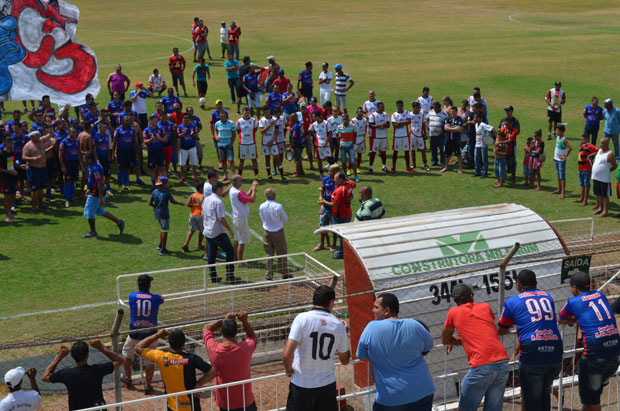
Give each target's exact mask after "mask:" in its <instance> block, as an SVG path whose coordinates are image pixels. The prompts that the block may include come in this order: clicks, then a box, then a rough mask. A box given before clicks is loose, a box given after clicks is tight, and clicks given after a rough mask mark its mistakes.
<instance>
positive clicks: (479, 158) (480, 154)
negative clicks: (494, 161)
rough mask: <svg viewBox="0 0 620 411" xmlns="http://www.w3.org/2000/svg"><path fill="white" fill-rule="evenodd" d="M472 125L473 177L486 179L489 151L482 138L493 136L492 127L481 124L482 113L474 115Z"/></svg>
mask: <svg viewBox="0 0 620 411" xmlns="http://www.w3.org/2000/svg"><path fill="white" fill-rule="evenodd" d="M474 124H475V125H476V151H475V153H474V160H475V162H476V172H475V173H474V175H473V176H474V177H482V178H486V177H487V174H488V172H489V149H488V147H487V146H486V145H485V144H484V142H483V140H482V138H483V137H484V136H485V134H492V135H494V134H495V129H494V128H493V126H491V125H489V124H486V123H483V122H482V113H480V112H476V113H475V114H474Z"/></svg>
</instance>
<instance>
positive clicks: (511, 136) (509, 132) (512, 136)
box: [499, 126, 519, 156]
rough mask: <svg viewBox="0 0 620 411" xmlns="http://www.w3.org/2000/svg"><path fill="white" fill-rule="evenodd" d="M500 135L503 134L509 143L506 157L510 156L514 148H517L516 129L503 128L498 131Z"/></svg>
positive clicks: (517, 132)
mask: <svg viewBox="0 0 620 411" xmlns="http://www.w3.org/2000/svg"><path fill="white" fill-rule="evenodd" d="M499 131H500V132H501V133H505V134H506V140H508V141H510V143H511V144H510V145H509V147H510V150H509V151H508V155H509V156H510V155H512V151H513V150H514V148H515V147H516V146H517V135H518V134H519V130H517V129H516V128H512V129H509V128H508V127H506V126H504V127H502V128H501V129H500V130H499Z"/></svg>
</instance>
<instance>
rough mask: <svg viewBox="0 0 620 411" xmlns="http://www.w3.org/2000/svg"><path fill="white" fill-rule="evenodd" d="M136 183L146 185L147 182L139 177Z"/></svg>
mask: <svg viewBox="0 0 620 411" xmlns="http://www.w3.org/2000/svg"><path fill="white" fill-rule="evenodd" d="M136 184H138V185H140V186H145V185H146V183H145V182H144V181H142V180H140V179H139V178H137V179H136Z"/></svg>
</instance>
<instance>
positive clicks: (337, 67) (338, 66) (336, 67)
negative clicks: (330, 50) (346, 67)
mask: <svg viewBox="0 0 620 411" xmlns="http://www.w3.org/2000/svg"><path fill="white" fill-rule="evenodd" d="M334 68H335V69H341V68H342V64H340V63H338V64H336V65H335V66H334Z"/></svg>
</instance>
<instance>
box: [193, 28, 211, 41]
mask: <svg viewBox="0 0 620 411" xmlns="http://www.w3.org/2000/svg"><path fill="white" fill-rule="evenodd" d="M195 33H196V43H200V44H202V43H206V42H207V34H209V29H208V28H207V26H202V27H196V31H195ZM203 33H204V34H205V36H204V37H202V36H201V34H203Z"/></svg>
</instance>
